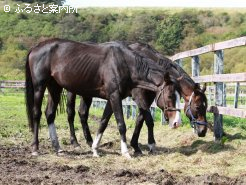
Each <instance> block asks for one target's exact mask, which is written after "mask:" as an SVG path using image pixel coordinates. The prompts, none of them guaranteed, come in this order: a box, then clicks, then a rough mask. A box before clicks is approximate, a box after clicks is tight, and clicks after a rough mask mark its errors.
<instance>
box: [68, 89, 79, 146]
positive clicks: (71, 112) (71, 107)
mask: <svg viewBox="0 0 246 185" xmlns="http://www.w3.org/2000/svg"><path fill="white" fill-rule="evenodd" d="M75 100H76V94H73V93H71V92H67V115H68V116H67V120H68V123H69V129H70V142H71V144H72V145H73V146H74V148H80V145H79V143H78V140H77V138H76V135H75V129H74V117H75Z"/></svg>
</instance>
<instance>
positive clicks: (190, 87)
mask: <svg viewBox="0 0 246 185" xmlns="http://www.w3.org/2000/svg"><path fill="white" fill-rule="evenodd" d="M179 84H180V89H181V96H182V97H183V99H184V100H185V102H188V101H189V99H190V96H191V95H192V93H193V91H194V84H192V83H190V82H188V81H187V80H185V79H181V80H180V82H179Z"/></svg>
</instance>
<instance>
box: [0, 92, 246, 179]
mask: <svg viewBox="0 0 246 185" xmlns="http://www.w3.org/2000/svg"><path fill="white" fill-rule="evenodd" d="M77 106H78V102H77ZM44 108H45V105H43V109H44ZM101 115H102V110H101V109H95V108H92V109H91V110H90V118H89V126H90V129H91V132H92V136H93V137H95V134H96V131H97V128H98V125H97V120H98V119H100V116H101ZM183 118H184V119H183V122H184V124H183V125H182V126H181V127H180V128H178V129H175V130H171V129H170V128H169V127H168V126H167V125H162V124H161V123H160V121H158V120H157V121H156V122H155V129H154V130H155V138H156V143H157V152H156V154H155V155H149V154H148V147H147V128H146V126H145V125H144V126H143V130H142V132H141V135H140V138H139V142H140V146H141V148H142V150H143V153H144V155H143V156H139V157H134V158H133V159H132V160H126V159H125V158H123V157H121V156H120V136H119V132H118V129H117V126H116V123H115V120H114V118H111V120H110V123H109V126H108V128H107V129H106V131H105V133H104V136H103V138H102V141H101V144H102V145H103V146H102V147H101V150H100V154H101V156H102V157H101V158H92V157H91V156H92V154H91V152H90V151H91V150H90V148H89V147H88V146H87V145H86V144H85V140H84V138H83V135H82V131H81V125H80V123H79V118H78V115H76V117H75V128H76V135H77V138H78V140H79V142H80V144H81V151H78V153H79V155H70V156H64V157H58V156H56V155H55V154H54V152H53V150H52V149H51V144H50V141H49V136H48V130H47V125H46V120H45V118H44V116H42V119H41V129H40V136H39V138H40V150H41V151H43V150H45V149H46V150H47V148H48V151H49V152H48V153H44V154H43V155H41V156H40V157H38V158H37V160H38V161H46V162H47V163H52V164H62V165H69V166H76V165H79V164H83V165H86V166H88V167H90V168H92V169H93V168H94V169H95V170H102V171H103V170H105V169H111V170H119V169H130V170H141V171H145V172H148V173H151V172H155V171H158V170H161V169H165V170H167V171H168V172H170V173H174V174H176V175H177V176H179V177H183V176H187V175H189V176H196V175H202V174H212V173H218V174H220V175H226V176H232V177H233V176H237V175H240V174H245V173H246V169H245V166H246V155H245V153H246V129H245V127H242V126H241V125H243V124H244V125H245V119H237V118H232V117H225V119H224V130H225V132H226V133H227V134H228V135H227V136H226V137H225V138H223V144H221V143H215V142H214V141H213V133H212V132H210V131H208V133H207V136H206V137H204V138H198V137H197V136H196V135H195V134H193V132H192V129H191V128H190V126H189V124H188V120H187V119H186V118H185V117H184V116H183ZM208 119H209V120H210V121H212V115H208ZM134 122H135V121H134V120H131V119H129V120H126V123H127V128H128V130H127V141H128V144H129V141H130V139H131V136H132V133H133V129H134ZM56 126H57V132H58V136H59V140H60V143H61V145H62V147H63V148H64V149H65V150H66V151H70V152H71V151H73V148H72V147H71V146H70V145H69V143H70V141H69V129H68V124H67V121H66V114H59V115H58V116H57V119H56ZM31 139H32V135H31V134H30V132H29V129H28V126H27V119H26V113H25V104H24V96H23V94H22V93H12V94H11V93H5V94H2V93H0V146H1V145H7V146H12V145H18V146H21V147H26V146H30V143H31ZM129 148H130V147H129ZM130 152H131V153H132V152H133V150H132V149H130ZM95 166H96V168H95Z"/></svg>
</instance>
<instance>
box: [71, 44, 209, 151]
mask: <svg viewBox="0 0 246 185" xmlns="http://www.w3.org/2000/svg"><path fill="white" fill-rule="evenodd" d="M129 47H130V48H132V49H133V50H135V51H138V52H141V53H142V54H143V55H145V56H146V57H149V58H151V59H152V60H153V61H155V62H157V63H158V64H159V65H160V66H161V67H162V69H163V71H169V72H170V74H171V75H173V76H174V77H175V78H179V80H178V81H179V85H180V89H181V94H182V97H183V98H184V100H185V107H184V110H185V113H186V115H187V116H188V117H189V119H190V123H191V126H192V127H193V128H194V130H195V132H196V133H197V134H198V136H199V137H204V136H205V135H206V132H207V121H206V109H207V99H206V96H205V94H204V91H205V89H206V85H205V86H204V87H203V89H200V87H199V84H195V82H194V81H193V80H192V79H191V78H190V77H189V75H188V74H187V73H186V72H185V71H184V70H183V69H182V68H181V67H180V66H178V65H177V64H175V63H173V62H172V61H171V60H169V59H168V58H166V57H164V56H162V55H161V54H160V53H158V52H157V51H156V50H154V49H153V48H152V47H151V46H149V45H148V44H143V43H135V44H130V45H129ZM131 94H132V97H133V99H134V100H135V101H136V103H137V105H138V107H139V115H138V117H137V120H136V127H135V130H134V133H133V136H132V140H131V146H132V147H133V148H134V150H135V152H137V153H141V150H140V148H139V147H138V138H139V134H140V130H141V128H142V125H143V121H144V120H145V121H146V124H147V127H148V134H149V135H148V144H149V147H150V151H152V150H153V149H154V145H155V139H154V134H153V126H154V122H153V119H152V116H151V114H150V111H149V107H150V105H151V104H152V102H153V100H154V97H155V95H154V94H153V92H151V91H148V90H144V89H139V88H135V89H133V90H132V92H131ZM75 96H76V95H74V94H72V93H68V95H67V97H68V101H67V112H68V122H69V125H70V138H71V144H73V145H74V146H79V145H78V142H77V139H76V136H75V132H74V126H73V121H74V115H75V111H74V107H75ZM91 102H92V99H91V98H82V97H81V102H80V107H79V115H80V119H81V124H82V128H83V132H84V136H85V139H86V141H87V143H88V144H91V143H92V137H91V134H90V130H89V127H88V123H87V119H88V114H89V108H90V105H91ZM107 109H108V108H107V106H106V110H107ZM106 110H105V112H106ZM107 111H108V110H107ZM110 113H111V114H112V111H111V112H109V111H108V112H107V113H104V115H107V116H108V117H106V118H105V119H103V118H102V123H101V124H102V125H103V126H101V127H102V128H103V129H102V131H101V132H103V131H104V129H105V128H106V125H107V123H105V122H107V121H108V120H109V118H110V115H111V114H110ZM164 113H167V112H166V111H164ZM167 117H169V116H168V115H167ZM169 123H170V122H169ZM178 123H179V122H173V124H171V125H170V124H169V125H170V126H171V127H172V128H175V127H177V126H178V125H179V124H178ZM94 147H95V146H94Z"/></svg>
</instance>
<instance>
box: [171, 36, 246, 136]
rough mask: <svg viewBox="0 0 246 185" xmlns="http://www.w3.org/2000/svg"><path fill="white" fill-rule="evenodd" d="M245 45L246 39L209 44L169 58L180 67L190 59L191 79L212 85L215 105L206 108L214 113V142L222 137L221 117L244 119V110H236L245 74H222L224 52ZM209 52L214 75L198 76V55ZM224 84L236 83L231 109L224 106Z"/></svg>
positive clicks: (245, 116) (245, 115)
mask: <svg viewBox="0 0 246 185" xmlns="http://www.w3.org/2000/svg"><path fill="white" fill-rule="evenodd" d="M245 45H246V37H240V38H237V39H232V40H228V41H224V42H219V43H215V44H210V45H207V46H204V47H201V48H198V49H194V50H190V51H185V52H181V53H178V54H176V55H174V56H172V57H171V59H172V60H173V61H175V62H177V63H178V64H180V65H182V60H183V59H184V58H187V57H191V65H192V77H193V79H194V81H195V82H197V83H202V82H210V83H211V82H212V83H214V85H215V104H214V105H212V106H210V107H209V108H208V112H212V113H214V136H215V139H216V140H219V139H221V137H222V136H223V116H222V115H230V116H235V117H241V118H246V110H245V109H239V108H237V107H238V97H239V87H240V83H241V82H246V72H245V73H236V74H223V69H224V50H225V49H229V48H233V47H239V46H245ZM209 52H213V53H214V74H213V75H206V76H199V73H200V59H199V55H201V54H204V53H209ZM245 52H246V51H245ZM245 71H246V69H245ZM226 82H234V83H236V85H235V93H234V96H235V97H234V107H233V108H231V107H227V106H226V85H225V83H226ZM245 124H246V121H245Z"/></svg>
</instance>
